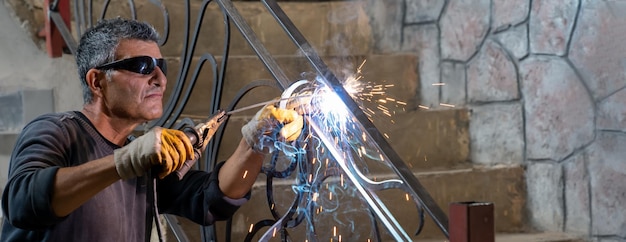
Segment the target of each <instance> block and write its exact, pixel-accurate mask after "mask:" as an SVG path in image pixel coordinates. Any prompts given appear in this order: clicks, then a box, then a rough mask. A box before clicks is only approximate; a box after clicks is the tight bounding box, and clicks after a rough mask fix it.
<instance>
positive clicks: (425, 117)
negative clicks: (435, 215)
mask: <svg viewBox="0 0 626 242" xmlns="http://www.w3.org/2000/svg"><path fill="white" fill-rule="evenodd" d="M135 4H136V5H135V7H136V9H137V16H138V18H139V19H142V20H145V21H147V22H150V23H153V24H154V25H155V26H156V27H157V29H161V30H162V29H163V25H162V23H163V19H162V16H160V15H159V14H153V12H154V11H155V10H156V8H155V7H154V6H153V5H151V4H149V3H147V1H146V2H142V1H136V3H135ZM165 4H166V7H167V9H168V13H169V17H170V23H181V22H182V20H183V19H184V16H185V15H186V13H185V10H184V6H183V3H182V1H168V2H167V3H165ZM235 5H236V6H237V7H238V9H239V11H240V13H241V14H242V15H243V17H244V18H245V19H246V20H247V22H248V23H249V24H250V25H251V27H252V28H253V29H254V30H255V32H256V35H257V37H258V38H259V39H260V40H261V41H262V42H263V44H264V45H265V47H266V48H267V49H268V50H269V52H270V53H271V54H272V55H273V56H274V57H275V58H276V61H277V62H278V64H279V65H280V67H281V68H282V69H283V70H285V71H286V74H287V75H288V77H289V78H291V79H293V80H298V79H302V78H303V75H304V76H306V75H310V74H312V73H314V71H313V70H312V69H311V67H310V66H309V65H308V64H307V62H306V59H305V58H304V57H303V56H302V55H301V54H300V53H299V52H298V50H297V47H296V46H294V45H293V43H292V42H291V41H290V39H289V38H288V36H286V35H285V34H284V32H283V31H282V30H281V28H280V26H278V25H277V24H276V23H275V22H274V21H273V18H272V16H270V15H269V14H268V13H267V12H266V10H265V8H264V6H263V5H262V4H260V3H257V2H236V4H235ZM280 5H281V7H282V8H283V9H284V10H285V12H286V13H287V14H288V16H289V17H290V18H291V19H292V21H294V23H295V24H296V26H297V27H298V28H299V29H300V31H301V32H302V33H304V35H305V37H306V38H307V40H308V41H309V42H310V43H311V44H312V45H313V46H314V47H315V48H316V50H317V52H318V53H319V54H320V56H322V58H323V59H324V61H325V63H326V64H327V65H329V66H330V67H331V69H333V70H334V71H335V73H336V75H337V76H338V77H340V78H341V77H342V76H344V77H345V74H346V73H348V74H349V73H354V72H355V71H356V70H357V68H358V67H359V66H360V65H361V64H362V63H364V65H363V67H362V76H363V80H366V81H372V82H374V83H380V84H383V83H393V84H394V87H392V88H389V89H388V90H387V94H388V96H389V97H392V98H395V99H397V100H403V101H405V102H407V103H408V105H407V106H406V107H405V109H404V110H401V109H399V110H397V112H396V113H395V114H394V115H393V116H392V117H391V118H390V117H387V116H384V115H380V116H375V117H374V118H373V123H374V124H375V125H376V126H377V127H378V129H379V130H380V132H381V133H384V134H386V135H387V136H388V142H389V143H390V144H391V146H392V147H393V148H394V150H395V151H396V152H397V153H398V154H399V155H400V156H401V158H402V160H404V161H405V162H406V164H407V166H408V167H409V168H411V170H412V172H413V173H414V174H415V176H416V177H417V178H418V179H419V181H420V182H421V183H422V185H423V186H424V187H425V188H426V189H427V191H428V192H429V193H430V195H431V196H432V197H433V198H434V200H435V201H436V203H437V204H438V205H439V206H440V207H441V208H442V209H443V210H444V211H445V212H446V213H447V211H448V206H449V204H450V203H452V202H460V201H484V202H492V203H494V205H495V209H494V217H495V229H496V232H497V233H498V235H497V236H496V240H497V241H503V242H504V241H512V242H516V241H555V242H556V241H564V242H565V241H580V240H578V239H576V238H574V237H570V236H567V235H562V234H558V233H540V234H535V233H533V231H532V228H531V227H530V226H529V224H528V221H527V218H526V211H525V209H526V187H525V186H526V185H525V184H526V183H525V181H524V168H523V167H520V166H508V165H497V166H478V165H474V164H473V163H472V161H471V160H470V158H469V154H470V149H471V144H470V138H469V132H470V131H469V123H470V122H471V120H470V119H469V114H468V110H466V109H463V108H438V109H429V110H426V109H422V108H419V106H418V105H419V100H420V97H419V95H418V94H417V93H419V92H418V90H420V89H424V88H428V87H420V86H419V81H418V80H419V76H420V75H419V73H417V65H418V63H419V60H418V58H417V57H416V56H415V55H412V54H404V53H397V54H385V55H380V54H376V53H375V51H374V50H373V49H372V41H373V34H372V29H371V28H370V27H369V23H368V17H367V15H366V13H365V11H364V10H363V9H362V7H361V6H360V4H359V3H358V2H351V1H345V2H343V1H342V2H339V1H336V2H284V3H281V4H280ZM110 8H112V9H110V10H109V12H111V13H128V9H127V8H128V7H127V6H125V5H119V6H111V7H110ZM200 8H201V6H200V3H198V2H195V1H194V2H193V3H192V8H191V9H192V10H191V13H192V16H196V13H197V11H198V9H200ZM96 12H97V11H96ZM346 12H350V13H351V14H350V15H346ZM116 15H122V16H124V15H123V14H116ZM205 15H206V16H207V17H205V19H204V20H203V21H202V26H203V27H202V30H201V31H200V35H199V36H200V37H199V39H198V46H197V47H196V50H195V53H205V52H208V53H213V54H215V55H217V56H216V58H217V60H218V61H219V60H220V59H221V56H219V53H222V51H223V48H224V40H223V39H222V36H223V35H224V33H223V31H224V25H223V19H222V14H221V12H220V10H219V8H218V7H217V5H216V4H212V5H210V6H209V7H208V8H207V13H206V14H205ZM195 21H196V19H195V17H193V18H192V21H191V23H192V26H193V25H194V23H195ZM170 28H171V31H172V33H170V36H169V39H168V42H167V43H166V44H165V45H164V46H163V49H162V53H163V55H164V57H165V58H166V59H167V60H168V64H169V66H170V67H169V69H170V70H179V68H180V63H181V60H180V53H181V51H182V49H183V47H182V44H181V43H182V42H183V36H184V34H183V33H181V32H182V31H180V30H181V29H182V26H170ZM232 31H235V32H236V28H233V30H232ZM231 41H232V42H231V44H230V54H229V62H228V69H227V71H226V82H225V83H226V86H225V87H224V95H223V97H222V103H224V104H225V105H226V104H227V103H228V102H229V101H230V100H232V99H233V98H234V97H235V96H236V94H237V91H238V90H239V89H240V88H242V87H243V86H244V85H245V84H247V83H248V82H250V81H252V80H264V79H265V80H271V79H272V76H271V75H270V73H269V72H267V70H266V69H265V67H264V66H263V63H262V62H261V61H260V60H259V59H258V57H257V56H256V55H255V54H254V52H253V50H252V49H251V48H250V47H249V46H248V44H247V43H246V41H245V40H244V38H243V37H242V35H241V34H239V33H238V32H236V33H233V39H232V40H231ZM194 60H196V61H194V63H192V65H191V66H192V67H194V66H195V65H196V63H197V58H195V59H194ZM176 75H177V71H170V73H169V76H168V77H169V80H170V82H169V83H168V90H170V91H171V90H172V89H173V86H174V84H175V83H174V81H173V80H176ZM213 75H214V73H213V71H212V70H211V69H210V68H203V69H202V71H201V72H200V74H199V76H198V80H199V82H198V83H197V84H196V86H195V87H194V92H193V93H192V94H191V98H190V101H189V103H188V104H187V105H186V106H185V109H184V112H183V116H186V117H191V118H201V117H206V116H207V115H208V114H209V113H210V100H211V91H212V90H211V89H212V87H211V86H212V83H210V80H212V79H213ZM190 76H191V75H190ZM188 78H190V77H188ZM277 95H279V92H278V91H277V90H276V89H260V90H254V92H253V93H250V95H247V96H246V97H245V98H244V99H243V100H242V101H241V102H240V104H239V105H238V107H243V106H247V105H249V104H253V103H257V102H259V101H265V100H270V99H272V98H274V97H276V96H277ZM0 98H1V97H0ZM255 112H256V110H254V109H253V110H249V111H246V112H242V113H239V114H237V115H236V116H232V117H231V118H230V120H229V123H228V125H227V126H226V131H225V134H227V135H226V136H225V137H224V138H223V141H222V146H221V149H220V156H219V158H218V159H219V160H224V159H225V158H226V157H227V155H228V154H229V153H230V152H231V151H232V147H234V145H235V144H236V143H237V142H238V140H239V139H240V136H239V127H241V126H242V125H243V124H244V123H245V122H246V121H247V120H249V119H250V118H251V116H252V115H253V114H254V113H255ZM228 134H232V135H228ZM11 137H13V136H11ZM13 138H14V137H13ZM4 142H5V141H3V143H4ZM6 142H7V143H10V142H13V141H12V140H10V138H9V140H8V141H6ZM3 153H6V154H8V153H9V151H8V150H7V151H3ZM0 155H2V154H0ZM385 172H387V171H385V170H380V171H372V173H375V174H377V175H378V176H380V177H386V176H391V174H386V173H385ZM265 190H266V183H265V177H264V175H260V176H259V179H258V181H257V183H256V184H255V186H254V188H253V192H252V194H253V197H252V199H251V200H250V202H248V203H247V204H245V205H244V206H243V207H242V208H241V209H240V210H239V212H238V213H237V214H236V215H235V217H234V218H233V223H232V224H233V227H232V235H231V236H232V237H231V240H232V241H243V240H244V237H245V236H246V233H247V231H248V229H249V226H250V224H252V223H255V222H256V221H259V220H261V219H270V218H271V215H270V214H269V213H268V212H269V210H268V207H269V205H268V204H267V199H266V196H265ZM273 190H274V191H275V192H276V193H277V194H282V195H283V196H285V197H283V198H281V199H284V201H285V202H287V201H289V200H290V196H292V195H293V192H292V184H291V183H290V180H286V181H285V182H284V183H279V184H274V186H273ZM381 198H382V199H383V200H389V201H392V202H391V203H392V204H393V205H394V206H393V207H391V208H390V210H391V212H392V214H394V216H395V218H396V219H397V220H398V221H399V223H400V224H402V225H403V227H405V228H408V229H409V230H408V231H407V232H408V233H413V232H415V230H414V229H415V228H416V227H417V225H416V223H417V222H418V213H417V211H416V209H415V205H414V204H412V203H411V202H407V201H406V200H404V194H402V193H396V192H389V193H383V194H382V195H381ZM279 205H280V204H279ZM351 220H352V221H354V222H355V223H356V227H355V228H354V230H352V231H350V232H349V234H351V235H353V236H354V235H358V234H360V233H369V231H361V229H369V227H367V226H360V225H359V224H360V223H369V217H367V216H363V215H362V214H361V215H358V216H354V217H351ZM180 221H181V223H182V224H183V228H184V230H185V231H186V233H187V236H188V237H189V239H190V240H191V241H201V239H200V233H199V230H198V227H197V226H195V225H193V224H191V223H189V222H188V221H187V220H185V219H182V218H181V219H180ZM383 230H384V229H383ZM217 231H218V238H220V240H221V239H222V238H224V237H225V236H226V235H225V234H224V233H223V232H224V231H225V223H219V224H218V225H217ZM170 232H171V231H170ZM300 232H301V231H300ZM292 235H293V238H294V241H304V238H303V237H298V230H295V232H294V233H293V234H292ZM344 238H350V237H347V236H346V237H344ZM345 240H346V241H351V240H350V239H345ZM442 240H445V237H444V236H443V234H442V233H441V231H440V230H439V229H438V228H437V227H436V226H435V225H434V223H433V222H432V220H431V219H430V218H429V217H428V216H426V223H425V225H424V229H423V231H422V232H421V234H420V235H419V236H418V237H416V239H415V241H442ZM169 241H175V240H174V238H173V236H169ZM385 241H386V240H385Z"/></svg>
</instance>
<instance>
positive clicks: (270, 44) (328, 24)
mask: <svg viewBox="0 0 626 242" xmlns="http://www.w3.org/2000/svg"><path fill="white" fill-rule="evenodd" d="M163 4H164V5H165V7H166V8H167V10H168V14H169V18H170V29H171V30H182V29H184V28H186V26H184V23H185V16H186V12H185V9H186V7H185V5H184V4H185V2H181V1H167V2H163ZM233 4H234V5H235V7H236V8H237V10H238V12H239V13H240V14H241V16H242V17H243V18H244V19H245V21H246V22H247V23H248V25H250V27H251V28H252V30H253V31H254V33H255V35H256V36H257V38H258V39H259V40H260V41H261V42H262V43H263V44H264V45H265V47H266V48H267V50H268V51H269V53H271V54H273V55H297V54H298V53H299V51H298V50H297V47H296V46H295V45H294V44H293V43H292V42H291V40H290V38H289V36H287V35H286V34H285V33H284V32H283V30H282V27H280V25H278V24H277V23H276V21H275V20H274V17H273V16H272V15H271V14H270V13H269V12H267V10H266V8H265V7H264V5H263V4H262V3H261V2H259V1H251V2H241V1H235V2H233ZM95 5H97V4H94V12H95V13H98V12H100V10H99V9H97V8H98V7H100V6H95ZM135 6H136V9H137V16H138V18H139V19H142V20H146V21H148V22H150V23H153V24H155V26H156V27H157V29H158V30H160V32H163V31H162V30H163V26H162V23H163V16H161V15H160V14H157V13H160V10H159V9H158V7H156V6H154V5H153V4H151V3H149V1H147V0H144V1H135ZM280 6H281V8H282V9H283V10H284V12H285V13H286V14H287V16H289V17H290V18H291V21H293V23H294V24H295V25H296V27H298V29H299V30H300V32H301V33H302V34H303V35H304V36H305V38H306V39H307V40H308V42H309V44H310V45H311V46H313V47H314V48H315V49H316V50H318V52H320V55H323V56H326V55H342V56H345V55H347V54H350V55H363V54H367V53H370V52H371V50H370V49H371V46H372V39H373V38H372V30H371V27H370V25H369V21H368V19H369V17H368V16H367V14H366V13H365V8H364V3H361V2H360V1H343V2H282V3H280ZM201 8H202V6H201V2H198V1H192V2H191V6H190V9H191V10H190V13H191V21H190V22H191V24H192V31H193V28H195V24H196V23H197V22H198V21H197V16H198V13H199V12H200V10H201ZM109 12H110V13H116V14H120V15H122V16H124V14H127V15H130V11H128V6H126V5H125V4H118V5H111V6H109ZM201 23H202V30H201V31H200V34H199V37H198V41H197V47H196V53H204V52H208V53H213V54H215V55H219V54H221V53H222V52H223V47H224V43H223V42H224V40H223V36H224V33H225V32H224V29H225V27H224V23H223V15H222V13H221V10H220V9H219V6H218V5H217V4H209V6H208V7H207V8H206V11H205V13H204V18H203V19H202V21H201ZM231 33H232V39H231V43H230V46H231V54H233V55H252V54H254V52H253V51H252V49H251V48H250V47H249V46H248V44H247V42H246V41H245V40H244V38H243V36H242V35H241V34H240V33H239V31H238V30H237V28H236V27H235V26H234V25H232V26H231ZM184 37H185V36H184V32H183V31H174V32H172V33H170V36H169V39H168V43H166V44H165V45H164V46H163V55H164V56H170V57H179V56H180V53H181V51H182V46H183V45H182V43H184Z"/></svg>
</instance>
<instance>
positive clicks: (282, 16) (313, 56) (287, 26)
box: [262, 0, 449, 237]
mask: <svg viewBox="0 0 626 242" xmlns="http://www.w3.org/2000/svg"><path fill="white" fill-rule="evenodd" d="M262 2H263V3H264V4H265V6H266V7H267V9H268V10H269V12H270V13H271V14H272V15H273V16H274V18H275V19H276V21H277V22H278V23H279V24H280V25H281V26H282V27H283V30H284V31H285V32H286V33H287V34H288V35H289V37H290V38H291V39H292V41H293V42H294V43H295V44H296V45H297V46H298V47H299V48H300V50H301V51H302V52H303V53H304V56H306V58H307V59H308V60H309V62H310V63H311V65H312V66H313V67H314V68H315V70H316V71H317V72H318V74H319V75H320V76H322V77H324V78H325V79H326V81H327V82H328V84H329V85H330V86H331V88H332V89H333V90H334V91H335V92H336V93H337V94H338V96H339V97H340V98H341V99H342V100H343V102H344V103H345V105H346V106H347V107H348V109H349V110H350V112H351V113H352V114H353V115H354V116H355V117H356V119H357V120H358V121H359V122H360V123H361V124H362V125H363V126H364V127H365V130H366V132H367V133H368V134H369V135H370V136H371V137H372V138H373V139H374V140H375V141H376V143H377V144H378V146H380V148H381V149H382V151H383V152H384V153H385V154H386V155H387V157H389V159H390V161H391V163H392V164H393V168H394V170H395V171H396V172H397V174H398V175H399V176H400V178H401V179H402V180H403V181H405V182H406V183H407V185H408V186H409V187H410V188H411V190H413V191H414V192H415V193H416V194H415V195H416V196H417V197H418V199H419V200H420V202H421V203H422V204H424V208H425V210H426V212H427V213H428V214H429V215H430V216H431V217H432V218H433V220H434V221H435V223H436V224H437V226H438V227H439V228H440V229H441V231H442V232H443V233H444V234H445V235H446V237H448V236H449V234H448V218H447V216H446V215H445V213H444V212H443V210H441V208H440V207H439V205H437V204H436V203H435V201H434V200H433V198H432V197H431V196H430V194H429V193H428V191H426V189H425V188H424V187H423V186H422V184H421V183H420V182H419V180H418V179H417V178H416V177H415V175H413V172H412V171H411V170H410V169H409V168H408V167H407V166H406V164H405V163H404V161H402V159H401V158H400V156H399V155H398V154H397V153H396V152H395V150H393V149H392V148H391V146H390V145H389V143H388V142H387V140H386V139H385V138H384V137H383V135H382V134H381V133H380V132H379V131H378V129H376V127H375V126H374V125H373V124H372V123H371V121H370V120H369V119H368V118H367V116H366V115H365V113H363V111H362V110H361V109H360V108H359V106H358V104H357V103H356V102H354V100H352V98H351V97H350V95H349V94H348V93H347V92H346V91H345V89H344V88H343V86H342V85H341V83H340V82H339V81H338V80H337V77H335V75H334V74H333V73H332V72H331V71H330V70H329V68H328V66H326V64H325V63H324V61H322V59H321V58H320V57H319V55H318V54H317V52H316V51H315V50H314V48H313V47H312V46H311V45H310V44H309V43H308V41H307V40H306V38H305V37H304V35H303V34H302V33H301V32H300V31H299V30H298V28H297V27H296V26H295V24H294V23H293V22H292V21H291V20H290V19H289V17H288V16H287V14H286V13H285V12H284V11H283V10H282V8H281V7H280V6H279V5H278V4H277V3H276V1H275V0H262Z"/></svg>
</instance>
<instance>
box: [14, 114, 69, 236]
mask: <svg viewBox="0 0 626 242" xmlns="http://www.w3.org/2000/svg"><path fill="white" fill-rule="evenodd" d="M63 133H64V132H63V128H62V127H61V126H60V125H59V124H58V123H55V122H53V121H50V120H37V121H34V122H32V123H30V124H28V125H27V126H26V127H25V128H24V130H22V132H21V133H20V136H19V137H18V139H17V141H16V144H15V148H14V150H13V153H12V154H11V161H10V164H9V179H8V181H7V184H6V186H5V189H4V191H3V195H2V210H3V212H4V216H5V217H6V218H7V219H8V221H9V223H11V224H12V225H13V226H15V227H18V228H22V229H29V230H33V229H41V228H44V227H47V226H50V225H54V224H56V223H58V222H60V221H62V220H63V218H62V217H57V216H56V215H55V214H54V212H53V211H52V206H51V203H50V201H51V198H52V192H53V188H54V187H53V184H54V178H55V175H56V172H57V170H58V169H59V167H61V166H65V164H64V163H65V161H66V160H67V159H66V158H67V157H65V153H66V152H64V150H65V148H66V147H67V143H68V142H66V141H67V139H66V138H64V137H63V136H64V134H63Z"/></svg>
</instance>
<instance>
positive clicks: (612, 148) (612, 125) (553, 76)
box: [370, 0, 626, 241]
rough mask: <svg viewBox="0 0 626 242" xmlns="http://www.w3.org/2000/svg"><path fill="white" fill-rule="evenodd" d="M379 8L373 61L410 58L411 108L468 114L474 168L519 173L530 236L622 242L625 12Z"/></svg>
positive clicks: (497, 3) (502, 2)
mask: <svg viewBox="0 0 626 242" xmlns="http://www.w3.org/2000/svg"><path fill="white" fill-rule="evenodd" d="M376 2H378V1H375V0H370V3H371V4H372V5H376V4H378V3H376ZM385 3H386V4H388V5H389V6H394V5H397V7H396V8H390V7H386V8H384V9H382V10H381V8H371V9H372V10H370V11H373V12H375V11H387V12H384V13H377V14H374V15H372V16H375V18H374V19H373V21H372V22H373V23H374V24H373V28H374V29H373V33H379V35H384V36H379V37H377V38H375V40H376V42H375V43H374V45H375V48H376V51H377V52H378V53H395V52H403V53H407V52H412V53H414V54H416V55H417V56H418V59H419V65H418V67H417V68H418V69H419V72H418V73H420V79H419V82H420V86H421V90H420V91H419V92H418V93H416V95H418V96H419V100H420V102H421V104H422V105H426V106H428V107H430V108H431V109H432V108H445V107H443V106H441V104H453V105H455V106H456V107H465V108H468V109H469V110H470V111H471V115H470V136H471V144H470V146H471V148H470V153H471V154H470V156H471V160H472V161H473V162H474V163H479V164H486V165H496V164H503V163H504V164H522V165H524V166H525V167H526V170H527V171H526V180H527V186H528V212H529V218H530V220H531V222H532V224H533V226H535V228H537V229H540V230H549V231H566V232H569V233H574V234H579V235H582V236H586V237H589V238H593V239H594V241H624V240H626V232H625V231H626V230H624V228H626V213H624V212H623V211H624V210H625V209H626V195H625V194H626V186H624V182H623V181H624V180H625V179H626V166H625V165H624V164H626V163H625V162H626V108H625V107H626V64H625V63H626V44H625V42H624V40H626V15H625V14H624V13H626V2H624V1H592V0H554V1H531V0H522V1H507V0H493V1H470V0H449V1H429V0H406V1H401V0H394V1H385ZM403 3H404V4H406V5H403ZM442 3H444V4H442ZM402 6H405V7H404V8H403V7H402ZM374 9H376V10H374ZM391 16H405V18H404V19H394V18H392V17H391ZM376 23H380V24H376ZM390 27H391V28H398V29H395V30H390V29H385V28H390ZM375 35H376V34H375ZM433 83H445V85H439V86H433V85H432V84H433Z"/></svg>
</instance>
